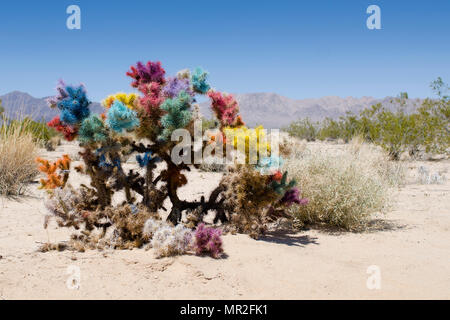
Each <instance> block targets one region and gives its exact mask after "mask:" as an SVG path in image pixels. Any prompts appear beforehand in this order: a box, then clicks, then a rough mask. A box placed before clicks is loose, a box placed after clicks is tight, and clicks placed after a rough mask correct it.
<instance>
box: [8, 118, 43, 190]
mask: <svg viewBox="0 0 450 320" xmlns="http://www.w3.org/2000/svg"><path fill="white" fill-rule="evenodd" d="M0 124H1V121H0ZM37 153H38V149H37V146H36V141H35V139H33V135H32V134H31V133H30V132H27V131H26V130H23V128H15V129H14V130H11V129H10V128H9V127H8V126H6V125H1V126H0V195H5V196H10V195H20V194H22V193H23V192H24V190H25V188H26V186H27V184H28V183H29V182H31V181H32V180H33V179H34V178H35V177H36V176H37V175H38V173H39V172H38V170H37V168H36V163H35V162H34V159H35V158H36V157H37Z"/></svg>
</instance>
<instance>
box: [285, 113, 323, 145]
mask: <svg viewBox="0 0 450 320" xmlns="http://www.w3.org/2000/svg"><path fill="white" fill-rule="evenodd" d="M283 130H284V131H286V132H288V133H289V134H290V135H291V136H294V137H297V138H299V139H305V140H307V141H315V140H316V138H317V133H318V131H319V123H317V122H312V121H311V120H309V118H306V119H301V120H298V121H295V122H293V123H291V124H290V125H289V126H288V127H286V128H284V129H283Z"/></svg>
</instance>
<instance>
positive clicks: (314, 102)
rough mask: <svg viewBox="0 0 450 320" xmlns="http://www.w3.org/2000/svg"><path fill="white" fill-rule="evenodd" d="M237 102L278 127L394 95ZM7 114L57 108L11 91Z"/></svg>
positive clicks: (386, 101)
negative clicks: (377, 97)
mask: <svg viewBox="0 0 450 320" xmlns="http://www.w3.org/2000/svg"><path fill="white" fill-rule="evenodd" d="M235 97H236V100H237V101H238V102H239V106H240V113H241V114H242V118H243V119H244V121H245V122H246V124H247V125H248V126H250V127H254V126H256V125H259V124H262V125H263V126H264V127H266V128H281V127H284V126H286V125H288V124H289V123H291V122H292V121H294V120H298V119H301V118H307V117H308V118H310V119H311V120H313V121H317V120H322V119H324V118H325V117H330V118H333V119H336V118H339V116H342V115H345V113H346V112H347V111H351V112H354V113H358V112H359V111H360V110H362V109H364V108H366V107H370V106H372V105H374V104H377V103H381V104H383V106H384V107H386V108H388V109H391V110H394V109H395V108H396V104H395V102H394V101H393V99H394V98H393V97H385V98H382V99H376V98H373V97H361V98H355V97H346V98H342V97H336V96H326V97H322V98H315V99H302V100H294V99H290V98H287V97H283V96H281V95H278V94H276V93H245V94H235ZM0 99H1V100H2V105H3V107H4V108H5V110H6V114H9V115H11V114H12V115H14V114H17V113H18V114H20V115H31V116H32V118H33V119H36V120H42V119H44V120H45V121H49V120H51V119H52V118H53V117H54V116H55V115H57V114H58V110H54V109H50V108H49V107H48V106H47V103H46V98H45V97H44V98H35V97H32V96H31V95H29V94H28V93H25V92H20V91H13V92H10V93H7V94H5V95H3V96H0ZM421 102H422V99H418V98H417V99H408V100H407V102H406V110H407V111H412V110H415V109H416V108H417V107H418V106H420V104H421ZM199 105H200V112H201V113H202V115H203V116H205V117H207V118H210V117H211V116H212V115H211V110H210V106H209V103H208V101H205V102H201V103H199ZM91 110H92V111H93V112H95V113H102V112H103V110H104V109H103V107H102V106H101V105H100V103H98V102H94V103H92V105H91Z"/></svg>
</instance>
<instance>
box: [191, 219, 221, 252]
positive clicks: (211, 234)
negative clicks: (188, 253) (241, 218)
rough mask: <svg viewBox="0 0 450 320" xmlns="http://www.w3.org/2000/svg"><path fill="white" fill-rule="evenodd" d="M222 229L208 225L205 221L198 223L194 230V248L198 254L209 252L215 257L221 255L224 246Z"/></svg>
mask: <svg viewBox="0 0 450 320" xmlns="http://www.w3.org/2000/svg"><path fill="white" fill-rule="evenodd" d="M221 235H222V230H220V229H217V228H212V227H206V226H205V224H204V223H201V224H199V225H198V227H197V229H196V230H195V232H194V244H193V247H194V250H195V253H196V254H197V255H203V254H208V255H210V256H212V257H213V258H218V257H220V255H221V253H222V252H223V248H222V238H221Z"/></svg>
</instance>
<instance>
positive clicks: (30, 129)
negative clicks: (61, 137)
mask: <svg viewBox="0 0 450 320" xmlns="http://www.w3.org/2000/svg"><path fill="white" fill-rule="evenodd" d="M0 124H1V129H2V130H3V131H12V132H15V131H19V132H20V133H29V134H31V136H32V137H33V139H34V141H35V142H40V143H45V142H47V141H49V140H50V139H51V138H52V137H54V136H56V135H58V133H57V132H56V130H54V129H53V128H50V127H48V126H47V124H46V123H45V122H44V121H39V122H38V121H34V120H32V119H31V118H29V117H25V118H23V119H20V120H10V119H8V118H7V117H6V116H5V115H2V116H0Z"/></svg>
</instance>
